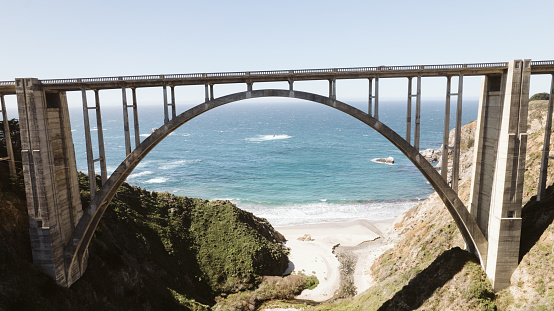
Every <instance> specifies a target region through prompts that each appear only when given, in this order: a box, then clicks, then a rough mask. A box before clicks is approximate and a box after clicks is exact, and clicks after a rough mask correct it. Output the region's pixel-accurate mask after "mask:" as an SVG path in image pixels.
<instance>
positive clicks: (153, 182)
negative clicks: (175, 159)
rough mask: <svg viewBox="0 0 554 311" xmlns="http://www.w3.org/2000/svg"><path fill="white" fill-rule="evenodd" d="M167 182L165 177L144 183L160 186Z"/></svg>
mask: <svg viewBox="0 0 554 311" xmlns="http://www.w3.org/2000/svg"><path fill="white" fill-rule="evenodd" d="M166 181H167V178H165V177H156V178H152V179H149V180H147V181H145V182H144V183H146V184H162V183H164V182H166Z"/></svg>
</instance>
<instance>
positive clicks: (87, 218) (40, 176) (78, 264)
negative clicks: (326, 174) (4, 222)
mask: <svg viewBox="0 0 554 311" xmlns="http://www.w3.org/2000/svg"><path fill="white" fill-rule="evenodd" d="M531 74H548V75H552V76H553V77H554V61H530V60H514V61H510V62H498V63H477V64H453V65H417V66H380V67H358V68H335V69H309V70H304V69H303V70H278V71H256V72H224V73H197V74H182V75H154V76H126V77H104V78H81V79H57V80H38V79H35V78H25V79H15V81H6V82H0V98H1V100H2V111H3V116H4V120H6V119H7V118H6V114H5V110H6V109H5V104H4V96H8V95H13V94H15V95H16V96H17V105H18V112H19V118H20V127H21V139H22V147H23V148H22V158H23V173H24V179H25V187H26V193H27V205H28V212H29V223H30V233H31V244H32V251H33V260H34V262H35V263H36V264H37V265H38V266H40V267H41V268H42V269H43V271H45V272H46V273H47V274H49V275H50V276H52V277H53V278H55V279H56V281H57V283H58V284H60V285H63V286H71V284H73V283H74V282H75V281H76V280H78V279H79V278H80V276H81V275H82V274H83V273H84V271H85V270H86V266H87V258H88V246H89V243H90V241H91V239H92V236H93V234H94V231H95V229H96V227H97V226H98V223H99V222H100V220H101V218H102V215H103V214H104V212H105V210H106V208H107V206H108V204H109V202H110V200H111V199H112V198H113V196H114V195H115V193H116V192H117V189H118V187H119V186H120V185H121V184H122V183H123V182H124V181H125V179H126V178H127V177H128V176H129V174H130V173H131V172H132V171H133V169H134V168H135V167H136V166H137V165H138V164H139V163H140V161H141V160H142V159H143V158H144V157H145V156H146V155H147V154H148V152H150V151H151V150H152V149H153V148H154V147H155V146H156V145H157V144H158V143H159V142H161V141H162V140H163V139H164V138H165V137H166V136H168V135H169V134H170V133H172V132H173V131H174V130H176V129H177V128H178V127H180V126H181V125H183V124H184V123H186V122H188V121H189V120H191V119H193V118H195V117H197V116H199V115H201V114H202V113H204V112H206V111H208V110H211V109H214V108H217V107H220V106H222V105H225V104H228V103H232V102H237V101H241V100H245V99H249V98H264V97H285V98H296V99H301V100H307V101H311V102H316V103H319V104H323V105H326V106H329V107H332V108H335V109H337V110H339V111H341V112H344V113H346V114H348V115H350V116H352V117H354V118H356V119H358V120H359V121H361V122H363V123H365V124H366V125H368V126H369V127H371V128H373V129H374V130H376V131H377V132H378V133H379V134H381V135H382V136H383V137H385V138H386V139H388V140H389V141H390V142H391V143H392V144H393V145H395V146H396V147H397V148H398V149H399V150H400V151H402V152H403V153H404V155H405V156H406V157H407V158H408V159H409V160H410V161H411V162H412V163H413V164H414V165H415V166H416V167H417V168H418V169H419V171H420V172H421V173H422V174H423V175H424V176H425V178H426V179H427V180H428V181H429V183H430V184H431V185H432V186H433V188H434V190H435V191H436V192H437V193H438V194H439V196H440V197H441V199H442V200H443V202H444V204H445V205H446V207H447V209H448V211H449V212H450V214H451V215H452V218H453V219H454V221H455V222H456V225H457V226H458V228H459V230H460V232H461V233H462V236H463V238H464V240H465V242H466V245H467V248H468V250H469V251H471V252H473V253H475V254H476V255H477V256H478V257H479V259H480V261H481V264H482V266H483V268H484V269H485V271H486V273H487V276H488V277H489V278H490V279H491V281H492V282H493V286H494V288H495V290H499V289H502V288H504V287H506V286H508V285H509V281H510V276H511V274H512V272H513V271H514V270H515V268H516V267H517V265H518V256H519V242H520V234H521V203H522V202H521V201H522V190H523V174H524V168H525V154H526V141H527V133H526V132H527V129H526V127H527V105H528V99H529V84H530V76H531ZM475 75H478V76H483V80H482V81H483V82H482V89H481V97H480V103H479V115H478V127H477V131H476V139H475V154H474V159H473V164H474V171H473V179H472V189H471V199H470V203H469V205H468V206H467V207H466V206H465V205H464V203H463V202H462V201H461V200H460V199H459V197H458V195H457V190H458V179H459V165H460V131H461V130H460V129H461V112H462V106H463V102H462V91H463V77H464V76H475ZM398 77H405V78H407V79H408V90H407V106H406V107H407V109H406V132H405V135H404V136H401V135H400V134H398V133H396V132H395V131H393V130H392V129H391V128H389V127H388V126H387V125H386V124H384V123H383V122H381V121H379V79H386V78H398ZM426 77H445V78H446V81H447V84H446V92H445V93H446V100H445V119H444V133H443V143H444V146H448V135H449V128H450V124H449V120H450V99H451V97H452V96H455V97H457V109H456V125H455V128H456V131H455V140H454V141H455V142H454V146H448V147H449V148H451V149H453V151H454V153H453V154H454V155H453V161H452V163H451V164H449V163H448V153H446V152H445V153H443V159H442V169H441V173H440V174H439V173H438V172H437V170H436V169H435V168H433V167H432V166H431V165H430V164H429V163H428V162H427V161H426V160H425V158H424V157H423V156H422V155H421V154H420V152H419V139H420V117H421V110H420V108H421V80H422V79H423V78H426ZM452 77H458V87H457V93H452V92H451V78H452ZM338 79H367V81H368V89H369V99H368V110H367V111H366V112H364V111H361V110H359V109H357V108H354V107H353V106H350V105H348V104H346V103H344V102H342V101H339V100H337V94H336V81H337V80H338ZM304 80H328V81H329V94H326V95H319V94H313V93H307V92H302V91H300V90H296V89H295V88H294V82H295V81H304ZM414 80H415V84H416V91H415V92H413V82H414ZM273 81H286V82H288V83H289V88H288V89H263V90H254V89H253V84H254V83H258V82H273ZM224 83H244V84H246V90H245V91H243V92H239V93H234V94H229V95H225V96H222V97H218V98H216V97H215V96H214V85H218V84H224ZM552 83H553V85H552V87H551V92H550V93H551V95H550V102H549V111H550V113H549V119H548V124H547V131H546V133H545V143H544V149H545V152H543V159H542V166H541V182H540V185H539V193H538V199H540V198H541V197H542V196H543V195H544V189H545V185H546V169H547V164H548V150H549V144H550V142H549V140H548V138H549V137H550V132H549V131H550V128H551V117H552V106H553V98H554V96H552V95H553V93H554V79H553V82H552ZM182 85H204V86H205V101H204V102H203V103H201V104H199V105H197V106H195V107H193V108H191V109H189V110H187V111H185V112H183V113H181V114H179V115H177V114H176V101H175V92H174V90H175V87H178V86H182ZM144 87H162V88H163V102H164V104H163V109H164V123H163V125H161V126H160V127H159V128H158V129H157V130H155V131H154V132H153V133H152V134H151V135H150V136H149V137H147V138H146V139H144V140H143V141H141V139H140V135H139V119H138V105H137V98H136V89H137V88H144ZM167 87H169V88H170V91H171V96H170V98H171V99H170V100H168V90H167ZM105 89H121V90H122V106H123V129H122V130H123V132H124V134H125V136H124V137H125V151H126V155H127V156H126V158H125V160H124V161H123V162H122V163H121V164H119V166H118V168H117V169H116V170H115V171H114V172H113V173H112V174H111V176H109V178H108V176H107V170H106V156H105V146H104V139H103V133H102V113H101V107H100V95H99V91H100V90H105ZM127 89H131V91H132V104H129V103H128V100H127ZM87 90H94V94H95V104H94V106H89V104H88V98H87ZM72 91H76V92H81V93H82V104H83V116H84V118H83V119H84V128H85V140H86V149H87V163H88V173H89V178H90V184H91V186H90V187H91V188H90V189H91V203H90V207H89V208H86V209H83V208H82V204H81V201H80V197H79V189H78V183H77V168H76V164H75V152H74V149H73V140H72V135H71V124H70V121H69V113H68V105H67V97H66V92H72ZM412 101H415V111H414V113H412V106H413V103H412ZM129 109H132V110H133V116H134V118H133V122H134V142H135V148H134V149H133V148H132V144H131V133H130V126H129ZM89 110H94V111H95V112H96V123H97V128H98V131H97V132H98V146H97V150H98V152H97V153H98V157H97V158H95V157H94V152H93V146H92V139H91V130H90V121H89V113H88V112H89ZM412 122H413V123H414V124H413V126H412ZM4 124H5V125H6V124H7V122H4ZM412 128H413V129H414V133H413V141H412V139H411V138H412ZM5 130H9V129H5ZM403 134H404V133H403ZM8 145H9V142H8ZM8 149H9V150H8V156H7V157H5V158H2V159H0V160H7V161H9V163H10V168H11V170H10V172H11V173H12V174H13V173H14V172H15V169H14V163H13V158H14V157H13V151H11V150H10V148H8ZM96 162H99V165H100V175H101V180H102V185H101V188H100V190H99V191H97V186H96V179H95V178H94V176H95V163H96ZM449 165H451V166H452V182H451V184H449V183H448V182H447V180H446V174H447V171H448V167H449Z"/></svg>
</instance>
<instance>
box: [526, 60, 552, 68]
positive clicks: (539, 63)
mask: <svg viewBox="0 0 554 311" xmlns="http://www.w3.org/2000/svg"><path fill="white" fill-rule="evenodd" d="M553 65H554V60H535V61H531V67H532V66H553Z"/></svg>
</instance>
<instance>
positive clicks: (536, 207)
mask: <svg viewBox="0 0 554 311" xmlns="http://www.w3.org/2000/svg"><path fill="white" fill-rule="evenodd" d="M546 111H547V110H546V101H534V102H531V103H530V107H529V130H528V133H529V140H528V150H527V161H526V174H525V193H524V204H525V206H524V209H523V230H522V252H521V254H520V257H521V258H522V260H521V262H520V265H519V267H518V268H517V270H516V271H515V273H514V274H513V276H512V279H511V283H512V284H511V286H510V287H509V288H508V289H506V290H504V291H501V292H500V293H494V292H493V291H492V286H491V285H490V282H489V281H488V280H487V278H486V275H485V273H484V272H483V270H482V268H481V266H480V265H479V263H478V260H477V258H476V257H475V256H473V255H472V254H469V253H467V252H466V251H464V250H462V249H463V247H464V243H463V239H462V238H461V235H460V233H459V231H458V229H457V228H456V225H455V224H454V221H453V220H452V218H451V216H450V214H449V213H448V211H447V210H446V208H445V207H444V205H443V203H442V201H441V200H440V198H439V197H438V196H437V195H436V194H433V195H431V196H430V197H429V199H427V200H425V201H423V202H422V203H420V204H419V205H417V206H416V207H414V208H412V209H411V210H410V211H408V212H406V213H405V214H404V215H403V216H402V218H401V220H400V221H398V222H397V223H396V229H395V230H396V231H397V233H398V235H399V242H398V243H397V244H396V245H395V246H394V247H393V248H392V249H390V250H388V251H386V252H384V253H383V254H382V255H381V256H380V257H379V258H378V259H377V260H376V261H375V262H374V264H373V265H372V267H371V268H370V270H371V277H372V278H373V280H374V285H373V286H372V287H371V288H370V289H368V290H367V291H366V292H364V293H361V294H360V295H358V296H357V297H355V298H353V299H349V300H344V301H342V302H339V303H335V304H332V305H321V306H318V307H316V309H317V310H416V309H417V310H495V309H500V310H554V272H553V271H552V267H554V255H553V253H554V224H553V223H552V221H553V219H554V208H553V206H554V188H553V187H550V188H549V189H548V193H547V194H548V197H547V198H546V199H545V200H543V201H541V202H535V199H534V197H533V195H535V193H536V189H537V184H538V170H539V167H540V154H541V152H542V144H543V136H544V124H545V122H544V120H545V118H546ZM475 126H476V123H475V122H473V123H471V124H468V125H466V126H464V127H463V128H462V141H461V151H462V153H461V174H460V178H461V180H460V186H459V189H460V190H459V196H460V198H461V199H462V200H463V201H464V203H466V205H467V202H468V200H469V190H470V182H471V167H472V163H471V159H472V157H473V144H474V137H475ZM452 134H453V133H451V135H450V141H451V142H450V145H452V141H453V135H452ZM553 138H554V137H553ZM551 139H552V138H551ZM551 150H552V149H551ZM551 163H552V161H551ZM553 182H554V167H550V169H549V177H548V184H552V183H553Z"/></svg>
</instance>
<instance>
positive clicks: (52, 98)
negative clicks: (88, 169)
mask: <svg viewBox="0 0 554 311" xmlns="http://www.w3.org/2000/svg"><path fill="white" fill-rule="evenodd" d="M16 92H17V105H18V111H19V121H20V126H21V143H22V158H23V174H24V180H25V191H26V193H27V209H28V214H29V232H30V237H31V248H32V254H33V262H34V263H35V264H36V265H38V266H39V267H40V268H41V269H42V270H43V271H44V272H45V273H46V274H48V275H50V276H51V277H52V278H54V279H55V280H56V282H57V283H58V284H59V285H62V286H70V285H71V284H72V283H73V282H75V281H76V280H77V279H78V278H79V277H80V276H81V275H82V273H83V272H84V267H85V266H86V260H85V262H84V266H82V267H78V266H76V267H75V268H74V269H73V271H68V268H67V267H66V264H65V262H64V256H63V249H64V245H65V244H66V243H67V242H68V239H69V238H70V236H71V233H72V232H73V229H74V228H75V226H76V224H77V223H78V222H79V219H80V218H81V216H82V214H83V210H82V207H81V199H80V196H79V183H78V179H77V166H76V163H75V151H74V149H73V139H72V135H71V125H70V121H69V112H68V108H67V99H66V95H65V92H59V93H47V92H44V91H43V89H42V87H41V84H40V82H39V81H38V80H37V79H16Z"/></svg>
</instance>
